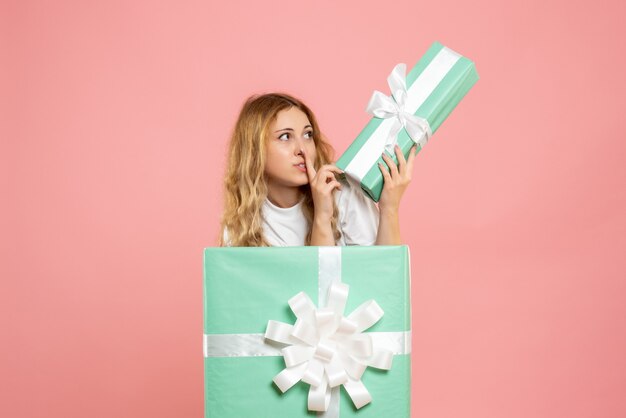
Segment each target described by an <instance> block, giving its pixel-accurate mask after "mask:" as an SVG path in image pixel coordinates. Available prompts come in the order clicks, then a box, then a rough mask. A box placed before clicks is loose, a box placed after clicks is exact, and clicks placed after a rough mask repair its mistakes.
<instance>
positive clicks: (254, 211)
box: [219, 93, 341, 247]
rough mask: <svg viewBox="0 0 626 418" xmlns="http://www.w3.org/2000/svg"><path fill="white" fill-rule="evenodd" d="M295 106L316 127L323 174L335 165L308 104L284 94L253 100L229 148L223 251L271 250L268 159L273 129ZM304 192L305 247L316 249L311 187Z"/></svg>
mask: <svg viewBox="0 0 626 418" xmlns="http://www.w3.org/2000/svg"><path fill="white" fill-rule="evenodd" d="M292 107H296V108H298V109H300V110H301V111H302V112H303V113H304V114H305V115H306V116H307V117H308V119H309V122H310V123H311V126H312V128H313V140H314V142H315V149H316V151H317V157H316V159H315V168H316V169H319V167H321V166H322V165H324V164H329V163H330V162H331V161H332V159H333V156H334V150H333V148H332V146H331V145H330V144H329V143H328V142H326V139H325V137H324V136H323V135H322V133H321V131H320V129H319V125H318V123H317V119H316V118H315V115H314V114H313V112H312V111H311V109H309V108H308V107H307V106H306V105H305V104H304V103H303V102H302V101H300V100H298V99H296V98H295V97H293V96H290V95H288V94H284V93H269V94H262V95H254V96H251V97H249V98H248V99H247V100H246V102H245V103H244V105H243V107H242V109H241V112H240V113H239V118H238V119H237V122H236V124H235V128H234V129H233V132H232V136H231V138H230V144H229V148H228V157H227V158H228V159H227V166H226V176H225V179H224V214H223V216H222V221H221V233H220V236H219V245H220V246H225V245H230V246H233V247H262V246H269V244H268V243H267V241H266V239H265V237H264V236H263V227H262V225H263V213H262V210H261V209H262V206H263V202H264V201H265V198H266V197H267V181H266V176H265V157H266V147H267V141H268V140H269V127H270V125H271V123H272V122H274V121H275V120H276V116H277V115H278V113H279V112H280V111H282V110H287V109H290V108H292ZM301 191H302V193H303V194H304V202H303V205H302V207H303V212H304V215H305V217H306V219H307V221H308V224H309V227H308V233H307V236H306V238H305V245H310V243H311V225H312V223H313V213H314V212H313V210H314V207H313V197H312V195H311V187H310V186H309V185H308V184H306V185H304V186H302V187H301ZM333 205H334V210H333V217H332V219H331V228H332V230H333V233H334V238H335V242H337V240H338V239H339V238H340V237H341V233H340V232H339V230H338V228H337V219H338V211H337V206H336V204H335V202H334V201H333ZM225 230H227V231H228V242H224V231H225Z"/></svg>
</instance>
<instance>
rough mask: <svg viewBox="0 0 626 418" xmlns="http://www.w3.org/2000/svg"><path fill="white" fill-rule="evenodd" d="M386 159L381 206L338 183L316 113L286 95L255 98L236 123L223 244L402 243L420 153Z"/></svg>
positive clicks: (229, 152)
mask: <svg viewBox="0 0 626 418" xmlns="http://www.w3.org/2000/svg"><path fill="white" fill-rule="evenodd" d="M395 153H396V156H397V159H398V165H396V164H395V163H394V162H393V160H392V159H391V158H390V157H389V156H387V155H386V154H384V153H383V159H384V161H385V162H386V163H387V166H388V167H389V168H388V167H387V166H385V165H383V164H379V166H380V170H381V171H382V174H383V178H384V187H383V191H382V195H381V197H380V201H379V203H378V207H377V206H376V204H375V203H374V202H373V201H372V200H370V199H369V198H368V197H366V196H365V194H364V193H363V192H362V191H361V190H360V189H359V188H358V187H353V186H351V185H350V183H347V182H341V183H340V182H339V181H338V180H337V179H336V178H335V174H339V173H341V170H340V169H339V168H337V167H336V166H335V165H333V164H332V163H331V161H332V158H333V149H332V147H331V146H330V145H329V144H328V143H327V142H326V141H325V140H324V137H323V136H322V133H321V132H320V129H319V126H318V124H317V120H316V118H315V115H314V114H313V112H312V111H311V110H310V109H309V108H308V107H307V106H306V105H305V104H304V103H302V102H301V101H300V100H298V99H296V98H295V97H292V96H290V95H287V94H280V93H270V94H264V95H259V96H252V97H250V98H249V99H248V100H247V101H246V103H245V104H244V106H243V108H242V109H241V112H240V114H239V118H238V120H237V122H236V124H235V128H234V131H233V133H232V137H231V140H230V146H229V150H228V162H227V168H226V178H225V199H224V205H225V208H224V215H223V218H222V233H221V236H220V237H221V239H220V245H222V246H237V247H239V246H303V245H374V244H375V245H399V244H400V243H401V240H400V225H399V220H398V209H399V206H400V200H401V198H402V195H403V193H404V191H405V189H406V187H407V186H408V184H409V182H410V180H411V172H412V171H413V160H414V158H415V147H413V148H412V149H411V152H410V155H409V158H408V159H406V160H405V158H404V156H403V155H402V152H401V151H400V149H399V148H398V147H396V150H395Z"/></svg>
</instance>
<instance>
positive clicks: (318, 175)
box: [301, 150, 343, 221]
mask: <svg viewBox="0 0 626 418" xmlns="http://www.w3.org/2000/svg"><path fill="white" fill-rule="evenodd" d="M301 152H302V155H303V156H304V164H305V165H306V173H307V176H308V177H309V185H310V186H311V194H312V195H313V205H314V206H315V213H314V216H315V219H317V220H324V221H330V219H331V218H332V216H333V192H334V191H335V190H337V189H338V190H341V183H339V181H337V179H336V178H335V175H334V174H333V173H337V174H341V173H343V171H342V170H341V169H339V168H338V167H337V166H335V165H334V164H326V165H323V166H321V167H320V169H319V170H315V167H314V166H313V165H314V163H313V161H311V159H310V158H309V156H308V155H307V154H306V153H305V152H304V150H301Z"/></svg>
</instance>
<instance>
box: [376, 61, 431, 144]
mask: <svg viewBox="0 0 626 418" xmlns="http://www.w3.org/2000/svg"><path fill="white" fill-rule="evenodd" d="M387 84H389V90H390V91H391V96H387V95H385V94H384V93H381V92H380V91H378V90H376V91H374V93H372V97H371V98H370V101H369V103H368V104H367V108H366V111H367V112H368V113H371V114H372V115H374V116H375V117H377V118H382V119H387V118H395V119H396V120H395V123H394V124H393V126H392V127H391V130H390V132H389V136H388V137H387V141H386V142H385V149H386V150H387V151H388V152H389V153H390V154H392V155H393V147H394V145H396V143H397V140H398V133H399V132H400V130H401V129H402V128H404V129H406V131H407V133H408V134H409V136H410V137H411V139H412V140H413V142H415V143H416V144H418V145H419V146H420V148H424V145H426V143H427V142H428V139H429V138H430V137H431V136H432V132H431V130H430V125H429V124H428V121H427V120H426V119H423V118H420V117H419V116H415V115H414V114H412V113H411V112H409V111H407V110H406V102H407V89H406V64H403V63H400V64H398V65H396V66H395V67H394V69H393V71H392V72H391V74H389V77H387Z"/></svg>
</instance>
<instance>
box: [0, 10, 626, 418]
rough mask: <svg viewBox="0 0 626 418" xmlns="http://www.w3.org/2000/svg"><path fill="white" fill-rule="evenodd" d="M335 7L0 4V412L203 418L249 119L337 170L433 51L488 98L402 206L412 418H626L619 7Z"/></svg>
mask: <svg viewBox="0 0 626 418" xmlns="http://www.w3.org/2000/svg"><path fill="white" fill-rule="evenodd" d="M337 3H339V2H337ZM340 3H341V4H340V5H333V4H332V3H331V2H307V3H303V2H295V1H285V2H272V3H269V2H267V3H259V4H256V3H255V2H234V1H230V2H211V3H209V2H200V1H186V2H180V1H169V2H166V1H160V2H152V1H133V2H129V1H120V0H116V1H101V2H94V1H78V0H76V1H54V2H43V1H20V0H14V1H6V0H4V1H2V3H1V4H2V5H1V9H0V19H1V20H0V35H1V36H0V42H1V44H0V46H1V53H2V55H1V57H0V61H1V62H0V74H1V83H0V106H1V108H0V129H1V130H0V138H1V146H2V150H1V153H0V156H1V157H0V158H1V161H0V167H1V170H2V177H1V184H2V199H1V200H2V206H1V208H2V212H3V214H2V216H1V217H0V219H1V220H0V222H1V223H2V225H1V227H2V231H3V232H2V234H1V235H2V239H1V241H0V242H1V248H0V250H1V254H2V258H3V260H2V263H1V269H2V270H1V271H0V274H1V277H2V279H1V288H0V310H1V312H0V330H1V335H2V337H1V341H2V343H1V345H0V366H1V368H0V375H1V378H0V400H1V402H0V415H2V416H5V417H12V418H14V417H92V418H96V417H200V416H202V411H203V401H202V385H203V381H202V350H201V345H202V344H201V336H202V295H201V289H202V283H201V282H202V264H201V263H202V248H203V247H205V246H211V245H214V243H215V240H216V237H217V231H218V222H219V217H220V214H221V204H222V200H221V199H222V198H221V177H222V173H223V168H224V156H225V147H226V142H227V138H228V136H229V132H230V130H231V128H232V125H233V123H234V120H235V118H236V116H237V112H238V110H239V108H240V106H241V104H242V102H243V100H244V99H245V98H246V97H247V96H248V95H250V94H252V93H257V92H267V91H272V90H281V91H287V92H290V93H293V94H295V95H297V96H299V97H301V98H302V99H303V100H305V102H307V103H308V104H309V105H310V106H311V107H312V108H313V109H314V111H315V112H316V113H317V116H318V118H319V120H320V123H321V125H322V128H323V129H324V131H325V132H326V134H327V136H328V137H329V138H330V139H331V141H332V143H333V144H334V145H335V148H336V150H337V155H339V154H340V153H341V152H342V151H343V150H344V149H345V148H346V146H347V145H348V143H349V142H350V141H351V140H352V138H353V137H354V136H355V135H356V134H357V133H358V132H359V131H360V129H361V128H362V127H363V126H364V125H365V123H366V122H367V121H368V120H369V116H368V115H367V114H366V113H365V112H364V108H365V105H366V104H367V101H368V99H369V96H370V95H371V93H372V91H373V90H374V89H380V90H383V91H385V92H386V91H387V90H386V89H387V86H386V81H385V80H386V77H387V74H388V73H389V72H390V71H391V69H392V68H393V66H394V65H395V64H396V63H398V62H406V63H407V64H408V65H409V66H413V65H414V64H415V62H416V61H417V60H418V59H419V57H420V56H421V55H422V54H423V53H424V52H425V51H426V49H427V48H428V47H429V46H430V45H431V43H432V42H433V41H435V40H438V41H440V42H442V43H443V44H445V45H447V46H449V47H451V48H452V49H455V50H457V51H458V52H460V53H462V54H463V55H465V56H467V57H469V58H471V59H473V60H474V61H475V62H476V65H477V68H478V72H479V74H480V76H481V79H480V81H479V82H478V83H477V84H476V86H475V87H474V89H473V90H472V91H471V92H470V93H469V94H468V96H467V97H466V98H465V99H464V100H463V102H462V103H461V104H460V105H459V107H458V108H457V109H456V110H455V111H454V112H453V114H452V115H451V117H450V118H449V119H448V120H447V121H446V122H445V123H444V125H443V126H442V127H441V129H440V130H439V131H438V132H437V134H436V135H435V137H434V138H433V140H432V141H431V142H430V143H429V144H428V146H427V147H426V149H425V150H424V151H423V152H422V153H420V154H419V155H418V159H417V161H416V162H417V164H416V167H415V173H414V181H413V183H412V184H411V187H410V189H409V190H408V192H407V194H406V198H405V200H404V202H403V208H402V213H401V215H402V218H401V219H402V224H403V227H404V229H403V230H404V235H403V237H404V239H405V241H406V243H408V244H409V245H410V247H411V251H412V263H413V264H412V268H413V279H412V280H413V289H412V290H413V294H412V297H413V333H414V334H413V335H414V341H413V347H414V348H413V350H414V351H413V389H412V393H413V398H412V399H413V401H412V402H413V404H412V406H413V416H414V417H428V418H443V417H477V418H478V417H481V418H485V417H494V418H500V417H508V418H517V417H519V418H527V417H546V418H547V417H568V418H579V417H615V418H617V417H620V418H621V417H624V416H626V397H625V394H626V303H624V302H625V300H626V279H625V278H626V261H625V257H624V255H625V253H626V251H625V249H626V219H625V216H624V214H625V213H626V192H625V190H626V187H625V180H626V164H625V157H626V141H625V139H626V122H625V121H626V118H625V117H624V109H625V108H626V83H625V82H624V74H626V60H625V57H624V55H625V52H626V50H625V43H624V39H626V29H625V26H624V16H626V6H625V4H626V3H624V2H623V1H620V0H614V1H603V0H597V1H593V2H592V1H571V0H570V1H566V0H558V1H556V0H553V1H546V0H524V1H522V0H516V1H495V0H474V1H445V0H443V1H432V2H421V3H420V2H417V1H401V2H381V3H377V2H370V3H369V4H366V3H364V2H363V1H343V2H340ZM392 6H393V7H392Z"/></svg>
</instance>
